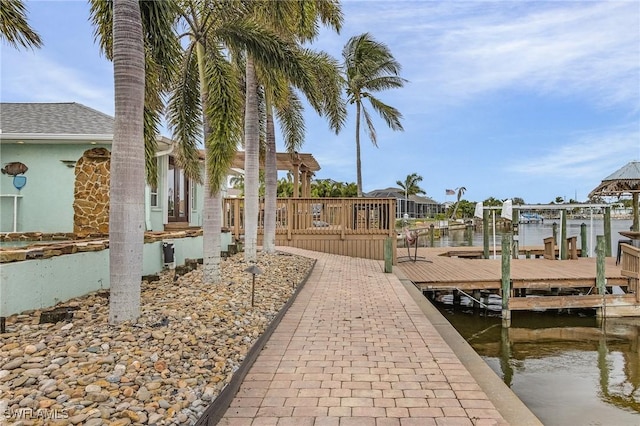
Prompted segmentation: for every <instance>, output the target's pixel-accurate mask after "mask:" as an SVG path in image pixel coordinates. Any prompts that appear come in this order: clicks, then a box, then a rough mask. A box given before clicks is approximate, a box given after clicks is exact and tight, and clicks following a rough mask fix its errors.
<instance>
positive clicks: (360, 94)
mask: <svg viewBox="0 0 640 426" xmlns="http://www.w3.org/2000/svg"><path fill="white" fill-rule="evenodd" d="M342 56H343V58H344V64H343V67H344V69H343V72H344V78H345V84H346V91H347V98H348V101H349V103H351V104H355V106H356V172H357V185H358V197H362V165H361V160H360V119H361V117H360V116H361V115H364V119H365V123H366V125H367V127H366V129H367V133H368V134H369V138H370V139H371V142H372V143H373V145H374V146H376V147H377V146H378V141H377V137H376V129H375V127H374V126H373V121H372V119H371V115H370V113H369V111H368V110H367V109H366V108H365V107H364V104H363V101H364V99H365V98H366V99H369V103H370V104H371V107H372V108H373V109H374V110H375V111H377V112H378V114H379V115H380V116H381V117H382V118H383V119H384V120H385V122H386V123H387V126H389V127H390V128H391V129H392V130H404V129H403V127H402V124H401V123H400V119H401V118H402V114H401V113H400V111H398V110H397V109H396V108H394V107H392V106H389V105H387V104H385V103H383V102H382V101H380V100H379V99H378V98H377V97H375V96H374V93H375V92H379V91H381V90H386V89H393V88H399V87H403V86H404V83H405V82H406V80H405V79H403V78H401V77H399V73H400V69H401V66H400V63H398V62H397V61H396V60H395V58H394V57H393V55H392V54H391V51H390V50H389V48H388V47H387V46H386V45H385V44H383V43H379V42H377V41H375V40H374V39H373V38H372V37H371V36H370V35H369V34H368V33H364V34H362V35H359V36H355V37H352V38H351V39H349V41H348V42H347V44H346V45H345V46H344V49H343V50H342Z"/></svg>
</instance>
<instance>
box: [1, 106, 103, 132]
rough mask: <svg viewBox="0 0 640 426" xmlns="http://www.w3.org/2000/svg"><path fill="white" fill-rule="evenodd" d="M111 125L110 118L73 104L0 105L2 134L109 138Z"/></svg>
mask: <svg viewBox="0 0 640 426" xmlns="http://www.w3.org/2000/svg"><path fill="white" fill-rule="evenodd" d="M113 125H114V119H113V117H111V116H109V115H107V114H104V113H102V112H100V111H96V110H94V109H92V108H89V107H87V106H85V105H82V104H79V103H75V102H67V103H4V102H3V103H0V129H1V131H2V133H3V134H11V133H36V134H50V135H56V134H65V135H111V134H113Z"/></svg>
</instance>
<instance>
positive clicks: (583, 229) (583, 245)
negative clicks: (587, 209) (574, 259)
mask: <svg viewBox="0 0 640 426" xmlns="http://www.w3.org/2000/svg"><path fill="white" fill-rule="evenodd" d="M580 257H589V247H588V245H587V224H586V223H583V224H582V225H580Z"/></svg>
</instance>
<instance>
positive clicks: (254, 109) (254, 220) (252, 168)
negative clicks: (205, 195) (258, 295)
mask: <svg viewBox="0 0 640 426" xmlns="http://www.w3.org/2000/svg"><path fill="white" fill-rule="evenodd" d="M246 74H247V75H246V79H247V91H246V95H245V96H246V101H245V117H244V119H245V126H244V149H245V152H244V154H245V157H244V173H245V177H244V260H245V261H246V262H255V261H256V260H257V256H258V255H257V245H258V202H259V200H258V184H259V182H258V167H259V164H258V161H259V144H260V133H259V128H258V93H257V92H258V82H257V80H256V70H255V67H254V64H253V59H251V57H247V68H246Z"/></svg>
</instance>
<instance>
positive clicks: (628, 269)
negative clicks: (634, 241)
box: [620, 244, 640, 301]
mask: <svg viewBox="0 0 640 426" xmlns="http://www.w3.org/2000/svg"><path fill="white" fill-rule="evenodd" d="M620 249H621V250H622V257H621V259H620V266H621V270H620V273H621V274H622V276H623V277H629V289H630V290H631V291H632V292H634V293H635V294H636V300H638V301H640V289H639V288H638V283H639V282H640V248H638V247H634V246H632V245H629V244H620Z"/></svg>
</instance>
